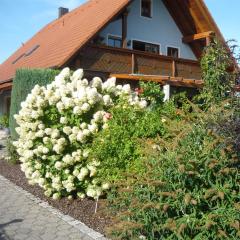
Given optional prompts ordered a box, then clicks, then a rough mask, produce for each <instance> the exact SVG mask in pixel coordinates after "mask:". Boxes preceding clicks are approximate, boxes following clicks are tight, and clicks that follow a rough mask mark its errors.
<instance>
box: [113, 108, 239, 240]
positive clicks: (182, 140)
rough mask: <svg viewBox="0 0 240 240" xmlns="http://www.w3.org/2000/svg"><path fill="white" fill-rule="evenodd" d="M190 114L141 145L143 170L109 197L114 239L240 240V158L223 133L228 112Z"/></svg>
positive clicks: (210, 111) (195, 109)
mask: <svg viewBox="0 0 240 240" xmlns="http://www.w3.org/2000/svg"><path fill="white" fill-rule="evenodd" d="M223 105H224V104H223ZM192 108H193V109H194V113H192V114H191V115H189V114H187V115H185V114H183V115H182V120H181V121H179V120H176V121H171V122H169V123H168V124H167V126H168V129H167V132H168V135H165V136H163V137H158V138H156V139H155V140H154V142H155V144H154V145H153V143H152V142H148V141H145V142H144V153H145V158H144V159H145V161H144V164H145V167H144V170H143V171H141V172H140V171H138V172H137V171H136V172H132V173H129V174H128V178H127V179H126V180H124V181H120V182H119V183H118V185H117V187H118V193H114V194H113V195H111V196H110V197H109V200H110V205H109V207H111V208H112V209H113V213H114V217H113V218H114V220H115V221H113V222H114V224H113V227H111V229H110V232H111V237H112V239H125V240H131V239H146V240H161V239H169V240H170V239H172V240H177V239H184V240H190V239H196V240H202V239H211V240H217V239H222V238H226V239H239V237H240V221H239V219H240V212H239V210H240V195H239V190H240V189H239V182H240V174H239V158H238V156H237V154H235V152H234V150H233V149H234V146H233V144H232V142H231V141H230V142H229V140H228V138H225V137H226V136H225V133H224V132H222V127H221V124H224V123H226V122H227V121H226V120H227V119H229V116H230V115H231V114H232V111H230V110H227V109H225V107H219V105H215V107H214V106H212V108H211V110H209V111H207V112H203V111H201V110H200V109H198V108H197V107H196V106H195V105H192Z"/></svg>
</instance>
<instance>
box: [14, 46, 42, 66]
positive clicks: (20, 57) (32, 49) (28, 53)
mask: <svg viewBox="0 0 240 240" xmlns="http://www.w3.org/2000/svg"><path fill="white" fill-rule="evenodd" d="M39 47H40V45H35V46H34V47H32V48H31V49H30V50H28V51H27V52H25V53H23V54H21V55H20V56H19V57H17V58H16V59H15V60H14V61H13V62H12V64H15V63H17V62H18V61H19V60H20V59H22V58H23V57H28V56H30V55H31V54H32V53H33V52H35V51H36V50H37V49H38V48H39Z"/></svg>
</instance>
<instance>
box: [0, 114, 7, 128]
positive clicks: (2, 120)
mask: <svg viewBox="0 0 240 240" xmlns="http://www.w3.org/2000/svg"><path fill="white" fill-rule="evenodd" d="M0 127H4V128H8V127H9V117H8V116H7V115H2V116H0Z"/></svg>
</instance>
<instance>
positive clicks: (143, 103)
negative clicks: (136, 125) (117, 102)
mask: <svg viewBox="0 0 240 240" xmlns="http://www.w3.org/2000/svg"><path fill="white" fill-rule="evenodd" d="M139 107H140V108H146V107H147V101H146V100H142V101H140V102H139Z"/></svg>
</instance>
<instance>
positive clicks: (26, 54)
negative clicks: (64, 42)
mask: <svg viewBox="0 0 240 240" xmlns="http://www.w3.org/2000/svg"><path fill="white" fill-rule="evenodd" d="M39 47H40V45H35V46H34V47H32V48H31V49H30V50H28V51H27V52H26V53H25V57H27V56H30V55H31V54H32V53H33V52H34V51H36V50H37V49H38V48H39Z"/></svg>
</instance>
